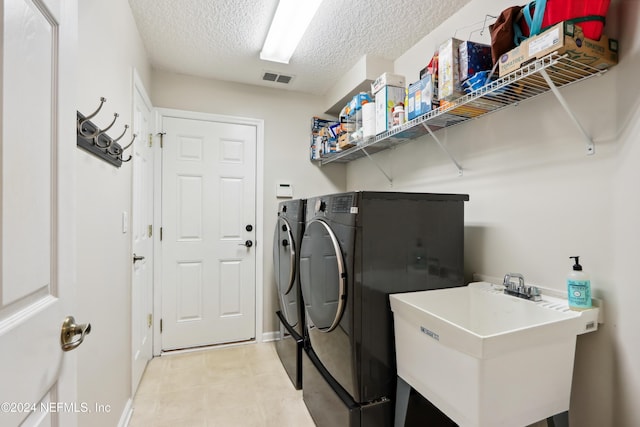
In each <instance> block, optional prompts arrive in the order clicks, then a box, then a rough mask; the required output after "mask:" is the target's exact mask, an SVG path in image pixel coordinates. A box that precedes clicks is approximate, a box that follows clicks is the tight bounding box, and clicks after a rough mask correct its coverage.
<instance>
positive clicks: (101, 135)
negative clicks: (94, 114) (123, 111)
mask: <svg viewBox="0 0 640 427" xmlns="http://www.w3.org/2000/svg"><path fill="white" fill-rule="evenodd" d="M118 117H120V115H119V114H118V113H113V120H112V121H111V123H110V124H109V126H107V127H106V128H104V129H98V132H97V133H96V134H95V135H94V136H93V143H94V144H96V145H97V146H98V147H100V148H108V147H109V146H111V144H112V142H113V140H112V139H111V138H109V137H108V136H107V131H108V130H109V129H111V128H112V127H113V125H114V124H115V123H116V120H118ZM101 140H102V141H105V144H101V143H100V141H101Z"/></svg>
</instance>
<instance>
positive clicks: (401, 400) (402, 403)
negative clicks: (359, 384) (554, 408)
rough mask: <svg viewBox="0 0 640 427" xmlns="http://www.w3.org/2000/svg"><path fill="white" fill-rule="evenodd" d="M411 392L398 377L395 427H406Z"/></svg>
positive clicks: (405, 383) (409, 387) (407, 385)
mask: <svg viewBox="0 0 640 427" xmlns="http://www.w3.org/2000/svg"><path fill="white" fill-rule="evenodd" d="M409 393H411V386H410V385H409V384H407V382H406V381H405V380H403V379H402V378H400V377H398V385H397V386H396V414H395V419H394V422H393V425H394V427H404V422H405V419H406V418H407V407H408V406H409ZM567 425H568V424H567Z"/></svg>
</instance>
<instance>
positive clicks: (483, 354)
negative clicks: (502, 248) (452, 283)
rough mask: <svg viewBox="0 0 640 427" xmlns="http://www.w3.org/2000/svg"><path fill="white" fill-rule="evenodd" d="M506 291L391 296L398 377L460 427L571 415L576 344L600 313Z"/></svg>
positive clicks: (489, 287)
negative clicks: (536, 299)
mask: <svg viewBox="0 0 640 427" xmlns="http://www.w3.org/2000/svg"><path fill="white" fill-rule="evenodd" d="M502 289H503V286H502V285H494V284H491V283H486V282H477V283H471V284H470V285H468V286H465V287H458V288H448V289H439V290H433V291H422V292H410V293H405V294H394V295H390V302H391V310H392V311H393V315H394V331H395V340H396V344H395V345H396V357H397V366H398V376H399V377H401V378H402V379H403V380H405V381H406V382H407V383H408V384H409V385H411V386H412V387H413V388H414V389H416V390H417V391H418V392H420V393H421V394H422V395H423V396H425V397H426V398H427V399H428V400H429V401H431V402H432V403H433V404H434V405H436V406H437V407H438V408H440V410H442V411H443V412H444V413H445V414H447V415H448V416H449V417H450V418H451V419H453V420H454V421H455V422H456V423H458V424H459V425H460V426H478V427H485V426H486V427H494V426H526V425H529V424H532V423H535V422H537V421H540V420H543V419H545V418H547V417H550V416H552V415H555V414H558V413H560V412H564V411H567V410H568V409H569V398H570V394H571V379H572V376H573V361H574V354H575V347H576V336H577V335H579V334H581V333H584V332H590V331H591V330H595V329H596V328H597V315H598V313H597V311H598V310H597V309H592V310H587V311H583V312H577V311H572V310H569V308H568V305H567V304H566V301H564V302H563V301H562V300H561V299H558V298H552V297H548V296H545V295H544V294H543V300H542V301H539V302H533V301H528V300H524V299H521V298H517V297H514V296H510V295H505V294H504V293H503V292H502Z"/></svg>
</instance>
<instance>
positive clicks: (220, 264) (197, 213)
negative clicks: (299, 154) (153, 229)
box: [161, 117, 257, 350]
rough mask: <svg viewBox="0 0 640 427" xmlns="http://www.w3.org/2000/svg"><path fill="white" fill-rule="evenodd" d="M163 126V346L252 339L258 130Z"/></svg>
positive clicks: (166, 121) (187, 123)
mask: <svg viewBox="0 0 640 427" xmlns="http://www.w3.org/2000/svg"><path fill="white" fill-rule="evenodd" d="M162 125H163V131H164V132H165V133H166V135H165V136H164V146H163V149H162V168H163V170H162V230H163V233H162V257H163V261H162V266H163V270H162V271H163V274H162V335H161V336H162V348H163V350H170V349H178V348H188V347H195V346H203V345H210V344H218V343H226V342H235V341H243V340H249V339H252V338H255V299H256V297H255V291H256V289H255V282H256V277H255V265H256V257H255V246H254V243H255V236H256V230H255V224H256V223H255V221H256V207H255V206H256V202H255V199H256V182H255V180H256V138H257V137H256V135H257V130H256V126H252V125H245V124H234V123H222V122H213V121H206V120H192V119H184V118H175V117H164V118H163V122H162Z"/></svg>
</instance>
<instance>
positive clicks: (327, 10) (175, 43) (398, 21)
mask: <svg viewBox="0 0 640 427" xmlns="http://www.w3.org/2000/svg"><path fill="white" fill-rule="evenodd" d="M301 1H304V0H301ZM469 1H470V0H449V1H446V2H445V1H436V0H395V1H380V0H373V1H371V0H349V1H343V0H324V1H323V3H322V5H321V6H320V9H319V11H318V12H317V14H316V16H315V18H314V20H313V21H312V23H311V26H310V27H309V29H308V30H307V32H306V33H305V35H304V37H303V39H302V41H301V42H300V45H299V46H298V48H297V49H296V51H295V52H294V54H293V57H292V58H291V61H290V62H289V64H279V63H275V62H269V61H262V60H260V59H259V54H260V50H261V49H262V44H263V42H264V39H265V37H266V35H267V31H268V30H269V24H270V22H271V18H272V17H273V14H274V13H275V9H276V6H277V4H278V0H178V1H176V0H129V4H130V6H131V10H132V11H133V16H134V18H135V20H136V23H137V25H138V29H139V31H140V34H141V36H142V39H143V41H144V44H145V47H146V49H147V53H148V55H149V59H150V61H151V64H152V66H153V67H154V68H157V69H161V70H168V71H173V72H176V73H181V74H189V75H194V76H200V77H207V78H213V79H218V80H225V81H233V82H239V83H246V84H254V85H262V86H268V87H276V88H282V89H287V90H296V91H302V92H308V93H313V94H319V95H321V94H324V93H325V92H326V91H327V90H328V89H329V88H330V87H331V86H333V84H334V83H335V82H336V81H337V80H338V79H339V78H340V76H341V75H342V74H343V73H345V72H347V71H348V70H350V69H351V67H352V66H353V65H354V64H355V63H356V62H357V61H358V60H359V59H360V58H361V57H362V56H363V55H372V56H376V57H380V58H385V59H389V60H395V59H396V58H398V57H399V56H400V55H402V54H403V53H404V52H406V51H407V49H409V48H410V47H411V46H413V45H414V44H416V42H418V41H419V40H420V39H422V38H423V37H424V36H425V35H427V34H428V33H429V32H430V31H431V30H432V29H434V28H435V27H437V26H438V25H439V24H440V23H441V22H442V21H443V20H445V19H447V18H448V17H449V16H451V15H452V14H453V13H454V12H455V11H457V10H458V9H460V8H461V7H462V6H463V5H465V4H467V3H468V2H469ZM265 71H271V72H276V73H281V74H287V75H292V76H294V78H293V80H292V81H291V83H290V84H288V85H283V84H282V83H274V82H265V81H263V80H262V75H263V74H264V72H265Z"/></svg>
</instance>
